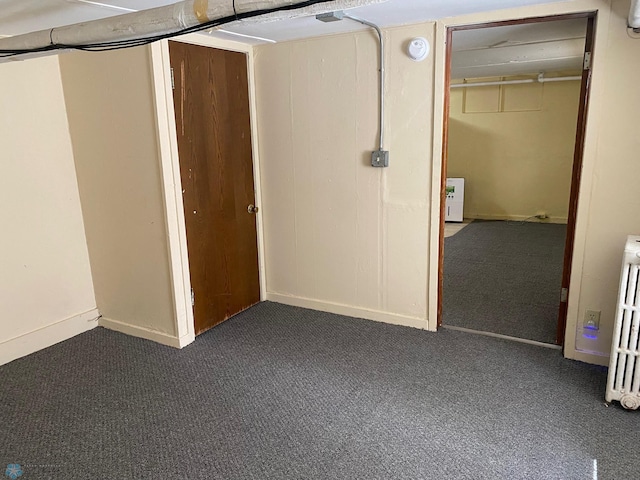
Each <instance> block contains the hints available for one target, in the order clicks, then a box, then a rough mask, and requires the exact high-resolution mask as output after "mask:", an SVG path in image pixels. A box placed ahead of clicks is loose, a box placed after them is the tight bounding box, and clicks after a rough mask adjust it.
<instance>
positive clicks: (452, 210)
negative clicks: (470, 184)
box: [444, 178, 464, 222]
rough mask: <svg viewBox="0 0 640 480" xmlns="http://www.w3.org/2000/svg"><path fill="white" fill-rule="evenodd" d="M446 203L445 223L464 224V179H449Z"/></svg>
mask: <svg viewBox="0 0 640 480" xmlns="http://www.w3.org/2000/svg"><path fill="white" fill-rule="evenodd" d="M445 192H446V198H447V200H446V203H445V209H444V221H445V222H462V221H463V220H464V178H447V182H446V187H445Z"/></svg>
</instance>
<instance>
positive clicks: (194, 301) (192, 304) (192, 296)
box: [191, 288, 196, 307]
mask: <svg viewBox="0 0 640 480" xmlns="http://www.w3.org/2000/svg"><path fill="white" fill-rule="evenodd" d="M195 304H196V294H195V293H193V288H192V289H191V306H192V307H193V306H195Z"/></svg>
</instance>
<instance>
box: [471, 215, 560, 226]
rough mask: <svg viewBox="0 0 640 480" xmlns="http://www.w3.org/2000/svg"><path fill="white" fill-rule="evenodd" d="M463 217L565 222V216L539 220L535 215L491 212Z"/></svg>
mask: <svg viewBox="0 0 640 480" xmlns="http://www.w3.org/2000/svg"><path fill="white" fill-rule="evenodd" d="M464 218H471V219H473V220H503V221H509V220H510V221H513V222H522V221H525V220H526V221H528V222H531V223H559V224H563V225H564V224H566V223H567V217H548V218H546V219H544V220H539V219H537V218H535V217H531V216H528V215H493V214H486V215H485V214H481V213H478V214H469V215H465V216H464Z"/></svg>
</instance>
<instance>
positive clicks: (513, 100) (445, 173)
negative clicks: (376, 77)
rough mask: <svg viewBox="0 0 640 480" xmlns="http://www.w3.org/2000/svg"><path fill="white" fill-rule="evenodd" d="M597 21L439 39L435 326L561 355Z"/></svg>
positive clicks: (526, 23)
mask: <svg viewBox="0 0 640 480" xmlns="http://www.w3.org/2000/svg"><path fill="white" fill-rule="evenodd" d="M594 20H595V14H593V13H585V14H572V15H562V16H552V17H540V18H531V19H522V20H513V21H506V22H493V23H486V24H478V25H465V26H457V27H449V28H448V29H447V60H446V62H447V63H446V65H447V66H446V79H445V105H444V107H445V108H444V112H445V117H444V132H443V158H442V185H441V196H440V198H441V222H440V249H439V262H440V263H439V292H438V293H439V295H438V325H439V326H440V325H446V326H447V327H450V328H458V329H464V330H472V331H477V332H483V333H489V334H492V335H499V336H500V335H501V336H507V337H511V338H515V339H519V340H522V341H526V342H533V343H540V344H547V345H563V342H564V331H565V326H566V312H567V309H566V306H567V304H566V300H567V295H568V289H569V278H570V268H571V260H572V254H573V242H574V235H575V220H576V210H577V198H578V190H579V186H580V173H581V169H582V149H583V143H584V131H585V125H586V116H585V112H586V106H587V101H588V96H589V78H590V73H591V67H590V60H591V51H592V45H593V37H594ZM447 220H449V221H447Z"/></svg>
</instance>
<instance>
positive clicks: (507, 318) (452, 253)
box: [442, 220, 566, 343]
mask: <svg viewBox="0 0 640 480" xmlns="http://www.w3.org/2000/svg"><path fill="white" fill-rule="evenodd" d="M565 237H566V225H554V224H544V223H512V222H490V221H478V220H476V221H474V222H472V223H470V224H469V225H468V226H466V227H465V228H463V229H462V230H461V231H460V232H458V233H456V234H455V235H454V236H452V237H449V238H447V239H445V244H444V289H443V304H442V320H443V324H444V325H454V326H456V327H465V328H471V329H473V330H482V331H486V332H493V333H500V334H502V335H509V336H512V337H518V338H526V339H529V340H536V341H538V342H544V343H555V341H556V328H557V325H558V307H559V305H560V289H561V284H562V262H563V257H564V241H565Z"/></svg>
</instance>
